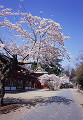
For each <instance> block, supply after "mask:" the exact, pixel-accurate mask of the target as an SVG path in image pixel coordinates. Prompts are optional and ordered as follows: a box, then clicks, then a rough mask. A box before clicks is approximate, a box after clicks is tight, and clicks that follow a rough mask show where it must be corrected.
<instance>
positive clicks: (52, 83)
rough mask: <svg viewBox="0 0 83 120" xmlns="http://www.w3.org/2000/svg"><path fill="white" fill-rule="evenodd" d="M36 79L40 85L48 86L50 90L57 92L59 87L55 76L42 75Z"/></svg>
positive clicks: (58, 81) (59, 82) (58, 79)
mask: <svg viewBox="0 0 83 120" xmlns="http://www.w3.org/2000/svg"><path fill="white" fill-rule="evenodd" d="M38 79H39V81H40V82H41V83H44V85H46V86H48V88H49V89H50V90H57V89H59V87H60V85H61V81H60V78H59V77H58V76H56V75H55V74H50V75H48V74H44V75H42V76H40V77H39V78H38Z"/></svg>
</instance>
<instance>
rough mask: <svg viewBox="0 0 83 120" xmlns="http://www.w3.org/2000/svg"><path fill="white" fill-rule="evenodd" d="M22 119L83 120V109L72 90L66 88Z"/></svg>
mask: <svg viewBox="0 0 83 120" xmlns="http://www.w3.org/2000/svg"><path fill="white" fill-rule="evenodd" d="M20 120H83V110H82V109H81V108H80V107H79V105H78V104H77V102H76V101H75V98H74V96H73V94H72V92H71V90H70V89H65V90H62V91H61V92H60V93H59V94H57V95H56V96H54V97H51V98H50V99H49V100H48V101H47V102H45V103H43V104H42V105H41V106H39V107H38V108H36V109H34V110H32V111H31V112H29V113H28V114H27V115H26V116H24V117H23V118H21V119H20Z"/></svg>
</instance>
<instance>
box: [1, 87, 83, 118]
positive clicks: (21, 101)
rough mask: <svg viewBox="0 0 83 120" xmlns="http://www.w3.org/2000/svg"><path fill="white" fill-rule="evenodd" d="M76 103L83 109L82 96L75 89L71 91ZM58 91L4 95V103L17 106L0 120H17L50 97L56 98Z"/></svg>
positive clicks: (44, 90) (43, 90) (2, 115)
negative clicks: (17, 106)
mask: <svg viewBox="0 0 83 120" xmlns="http://www.w3.org/2000/svg"><path fill="white" fill-rule="evenodd" d="M71 90H72V92H73V94H74V96H75V98H76V100H77V102H78V103H79V105H80V106H81V107H83V95H82V94H81V93H79V92H78V91H77V89H71ZM60 91H62V90H59V91H48V90H46V89H42V90H35V91H27V92H22V93H6V94H5V96H4V102H5V103H7V102H8V103H11V104H18V105H20V107H19V108H18V109H13V110H11V111H10V112H9V113H5V114H0V120H19V118H21V117H22V116H24V115H26V114H27V113H28V112H29V111H31V110H33V109H34V108H35V107H38V106H39V105H40V104H42V103H43V102H45V101H46V100H48V98H50V97H52V96H56V95H57V94H58V93H59V92H60Z"/></svg>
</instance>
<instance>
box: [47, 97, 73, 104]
mask: <svg viewBox="0 0 83 120" xmlns="http://www.w3.org/2000/svg"><path fill="white" fill-rule="evenodd" d="M54 102H55V103H58V104H60V103H62V104H65V105H69V104H71V103H73V102H74V100H71V99H68V98H66V97H63V96H53V97H51V98H50V99H49V100H48V101H47V102H46V103H45V104H51V103H54Z"/></svg>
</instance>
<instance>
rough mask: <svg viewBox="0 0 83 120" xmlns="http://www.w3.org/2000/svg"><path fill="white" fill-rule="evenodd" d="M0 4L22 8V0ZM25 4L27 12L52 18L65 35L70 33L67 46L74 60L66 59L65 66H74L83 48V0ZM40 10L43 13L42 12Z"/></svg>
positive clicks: (30, 0)
mask: <svg viewBox="0 0 83 120" xmlns="http://www.w3.org/2000/svg"><path fill="white" fill-rule="evenodd" d="M0 4H1V5H4V7H5V8H6V7H8V8H14V9H13V10H14V11H17V10H18V9H20V8H18V6H19V5H21V6H22V3H21V2H20V0H0ZM23 4H24V8H25V9H26V12H27V13H29V12H30V13H31V14H32V15H33V16H40V17H44V18H51V19H53V20H54V21H55V22H58V23H59V24H60V25H61V27H62V29H63V33H64V35H68V33H69V36H70V39H67V40H66V41H65V47H66V48H67V50H68V52H70V53H71V55H72V57H71V60H72V62H70V63H69V62H68V61H67V60H65V62H63V66H66V65H68V64H70V65H71V66H73V65H74V63H73V61H74V60H75V57H77V56H78V55H79V51H80V50H83V40H82V39H83V0H24V1H23ZM22 11H24V9H23V8H22ZM40 11H43V13H42V14H40Z"/></svg>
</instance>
